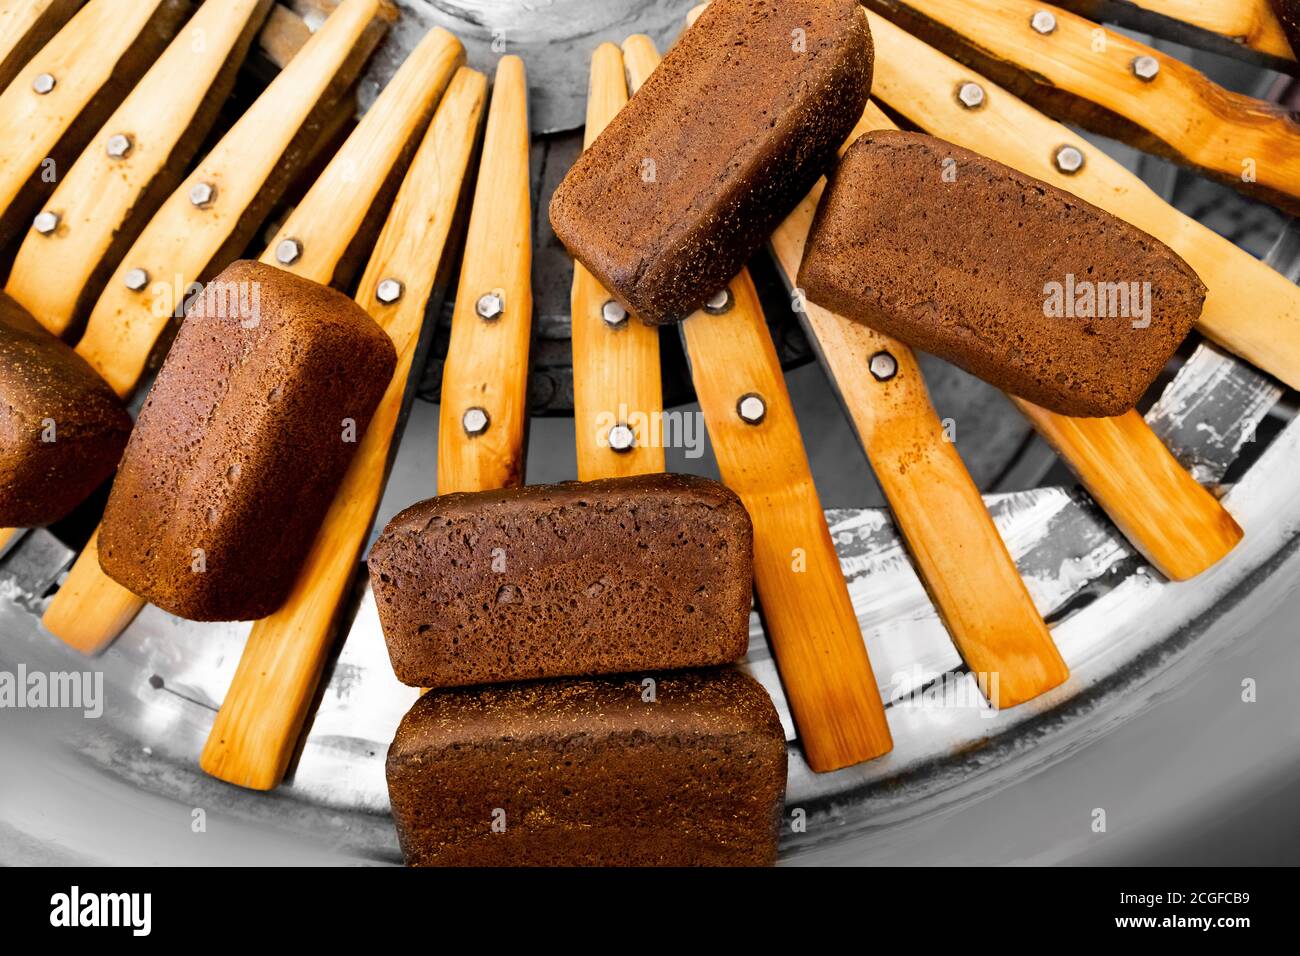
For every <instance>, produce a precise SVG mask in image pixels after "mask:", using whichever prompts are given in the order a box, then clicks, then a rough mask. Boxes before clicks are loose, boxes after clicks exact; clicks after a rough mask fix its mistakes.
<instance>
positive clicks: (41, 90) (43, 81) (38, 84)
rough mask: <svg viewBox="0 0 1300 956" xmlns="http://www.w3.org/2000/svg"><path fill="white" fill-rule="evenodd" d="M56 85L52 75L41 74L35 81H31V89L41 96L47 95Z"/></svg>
mask: <svg viewBox="0 0 1300 956" xmlns="http://www.w3.org/2000/svg"><path fill="white" fill-rule="evenodd" d="M57 84H58V80H56V79H55V78H54V74H53V73H41V74H39V75H38V76H37V77H36V79H34V80H32V89H33V90H35V91H36V92H37V93H38V94H40V95H41V96H44V95H45V94H46V93H49V92H50V91H51V90H53V89H54V87H55V86H56V85H57Z"/></svg>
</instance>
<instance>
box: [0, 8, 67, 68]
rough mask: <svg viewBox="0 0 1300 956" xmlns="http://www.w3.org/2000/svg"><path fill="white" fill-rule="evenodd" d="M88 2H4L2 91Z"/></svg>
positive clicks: (0, 48) (0, 59)
mask: <svg viewBox="0 0 1300 956" xmlns="http://www.w3.org/2000/svg"><path fill="white" fill-rule="evenodd" d="M83 2H84V0H0V90H3V89H4V88H5V87H7V86H8V85H9V84H10V83H12V82H13V79H14V77H15V76H17V75H18V71H19V70H21V69H22V68H23V65H24V64H25V63H26V62H27V61H28V60H30V59H31V58H32V56H33V55H35V53H36V51H37V50H39V49H40V48H41V47H43V46H45V44H46V43H47V42H49V40H50V38H51V37H52V36H54V34H55V33H57V32H58V31H59V30H60V29H62V27H63V25H64V24H65V23H67V22H68V20H70V19H71V18H72V15H73V14H74V13H76V12H77V8H78V7H80V6H81V4H82V3H83Z"/></svg>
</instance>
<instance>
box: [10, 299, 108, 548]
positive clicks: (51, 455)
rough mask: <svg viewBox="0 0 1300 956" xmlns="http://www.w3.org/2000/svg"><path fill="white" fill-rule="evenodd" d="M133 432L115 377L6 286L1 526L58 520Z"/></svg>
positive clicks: (95, 483)
mask: <svg viewBox="0 0 1300 956" xmlns="http://www.w3.org/2000/svg"><path fill="white" fill-rule="evenodd" d="M130 434H131V416H130V415H128V414H127V413H126V409H125V408H124V407H123V406H122V403H121V401H119V400H118V397H117V395H116V394H114V392H113V390H112V389H111V388H109V386H108V383H107V382H105V381H104V380H103V379H102V378H100V377H99V376H98V375H96V374H95V370H94V369H92V368H91V367H90V366H89V365H88V364H87V363H86V361H85V359H83V358H82V357H81V356H80V355H78V354H77V353H76V352H74V351H73V350H72V349H71V348H69V347H68V346H67V345H66V344H65V343H64V342H62V341H61V340H60V339H57V338H55V337H54V336H53V335H51V334H50V333H49V332H47V331H45V329H43V328H41V326H40V324H39V323H38V322H37V321H36V320H35V319H33V318H32V317H31V316H30V315H29V314H28V313H27V312H26V310H24V309H23V307H22V306H20V305H19V304H18V303H17V302H15V301H14V300H13V299H11V298H10V297H9V296H7V295H5V294H4V293H3V292H0V527H10V528H12V527H18V528H25V527H31V526H34V525H43V524H49V523H50V522H52V521H58V520H59V519H60V518H62V517H63V516H64V515H66V514H67V513H68V512H69V511H71V510H72V509H73V508H75V507H76V506H77V505H79V504H80V503H81V502H82V501H84V500H85V499H86V498H87V497H88V496H89V495H90V494H91V492H93V491H94V490H95V489H96V488H98V487H99V486H100V484H102V483H103V482H105V481H107V480H108V478H109V477H110V476H111V475H112V474H113V469H114V468H116V467H117V461H118V459H119V458H121V456H122V449H123V448H125V447H126V441H127V436H129V435H130Z"/></svg>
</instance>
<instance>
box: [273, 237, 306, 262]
mask: <svg viewBox="0 0 1300 956" xmlns="http://www.w3.org/2000/svg"><path fill="white" fill-rule="evenodd" d="M301 258H302V243H301V242H299V241H298V240H297V239H281V240H280V244H279V245H278V246H276V247H275V261H276V262H278V263H280V265H282V266H291V265H293V264H294V263H295V262H297V261H298V260H299V259H301Z"/></svg>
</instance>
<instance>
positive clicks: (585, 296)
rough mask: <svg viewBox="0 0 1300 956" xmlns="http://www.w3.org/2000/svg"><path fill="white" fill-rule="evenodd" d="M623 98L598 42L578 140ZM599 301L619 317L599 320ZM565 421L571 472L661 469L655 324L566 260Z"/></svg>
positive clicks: (612, 60) (622, 82) (618, 65)
mask: <svg viewBox="0 0 1300 956" xmlns="http://www.w3.org/2000/svg"><path fill="white" fill-rule="evenodd" d="M626 102H627V79H626V77H625V75H624V67H623V54H622V51H620V50H619V48H618V47H617V46H615V45H614V44H612V43H602V44H601V45H600V46H599V47H597V48H596V52H595V53H594V54H593V55H592V58H591V87H590V92H589V94H588V97H587V126H586V131H585V133H584V145H585V146H590V145H591V144H592V142H593V141H594V140H595V139H596V137H597V136H598V135H600V132H601V130H603V129H604V128H605V125H606V124H607V123H608V122H609V121H610V120H611V119H613V117H614V116H615V115H616V114H617V113H618V111H619V110H620V109H622V108H623V105H624V104H625V103H626ZM607 303H613V304H611V305H610V306H609V308H611V309H614V310H615V314H616V315H622V316H626V317H625V318H624V319H623V321H622V323H621V324H619V325H611V324H610V323H609V322H607V321H606V320H605V317H604V314H603V313H604V310H605V308H606V304H607ZM572 327H573V423H574V429H575V433H576V435H577V450H578V478H579V479H581V480H582V481H591V480H593V479H596V478H616V477H620V476H627V475H642V474H649V473H654V472H660V471H663V470H664V450H663V446H662V442H661V441H656V440H654V436H655V434H656V433H657V432H658V431H659V430H658V429H656V428H655V425H654V423H655V422H656V421H658V420H659V416H660V415H661V414H662V412H663V385H662V382H661V380H660V369H659V330H658V329H656V328H654V327H652V326H649V325H646V324H645V323H643V322H640V321H638V320H637V319H636V318H635V317H632V316H627V315H626V313H625V312H624V311H623V310H622V309H621V308H619V307H618V305H617V303H614V302H613V297H612V296H611V295H610V294H609V292H608V291H606V289H605V288H604V287H603V286H602V285H601V284H600V282H599V281H598V280H597V279H596V278H595V277H594V276H593V275H592V274H591V273H590V272H588V271H587V269H586V268H585V267H584V266H583V265H582V263H580V262H575V263H574V264H573V297H572ZM617 425H626V426H627V427H629V428H631V429H632V432H633V434H634V435H635V445H634V446H633V447H631V448H627V449H625V450H624V449H616V448H613V447H611V446H610V444H609V432H610V429H611V428H613V427H615V426H617Z"/></svg>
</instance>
